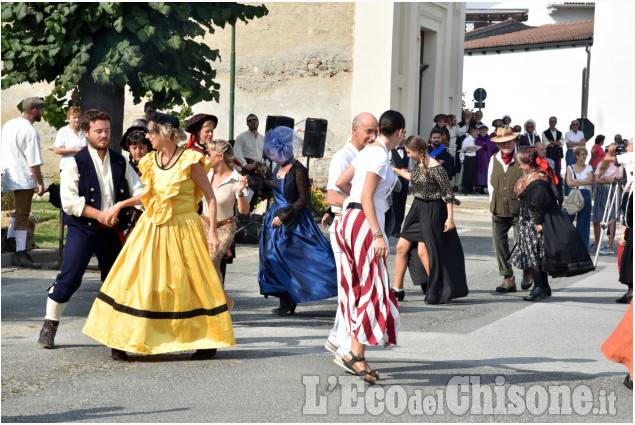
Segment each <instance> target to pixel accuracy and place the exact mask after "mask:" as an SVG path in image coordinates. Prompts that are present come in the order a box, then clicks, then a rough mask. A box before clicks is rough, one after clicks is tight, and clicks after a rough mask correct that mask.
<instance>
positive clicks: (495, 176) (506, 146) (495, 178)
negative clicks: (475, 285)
mask: <svg viewBox="0 0 635 425" xmlns="http://www.w3.org/2000/svg"><path fill="white" fill-rule="evenodd" d="M518 134H519V133H514V132H512V129H511V128H509V126H503V127H500V128H498V129H497V130H496V137H493V138H492V142H495V143H496V144H497V145H498V149H499V151H498V153H496V155H494V156H493V157H492V158H491V159H490V161H489V167H488V170H487V186H488V189H489V190H488V193H489V197H490V212H491V213H492V241H493V242H494V252H495V254H496V261H497V263H498V271H499V273H500V275H501V276H503V278H504V281H503V284H502V285H500V286H498V287H497V288H496V292H516V280H515V278H514V270H513V269H512V265H511V264H510V263H509V261H508V258H509V238H508V236H507V233H508V232H509V229H511V228H512V227H513V229H514V239H517V233H518V205H519V201H518V195H517V194H516V192H515V191H514V186H515V185H516V182H517V181H518V179H519V178H520V177H521V176H522V175H523V171H522V170H521V169H520V167H519V166H518V164H517V163H516V161H514V155H515V154H516V149H515V146H516V140H517V139H518ZM532 284H533V279H531V273H529V270H523V281H522V283H521V287H522V288H523V289H529V288H530V287H531V285H532Z"/></svg>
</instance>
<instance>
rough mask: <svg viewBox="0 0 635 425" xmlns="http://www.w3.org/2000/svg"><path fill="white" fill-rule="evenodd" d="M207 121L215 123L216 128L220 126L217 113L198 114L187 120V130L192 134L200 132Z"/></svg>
mask: <svg viewBox="0 0 635 425" xmlns="http://www.w3.org/2000/svg"><path fill="white" fill-rule="evenodd" d="M207 121H212V122H213V123H214V128H216V127H218V118H216V115H210V114H196V115H194V116H193V117H192V118H190V119H189V120H187V126H186V127H185V131H187V132H188V133H190V134H198V132H199V131H200V130H201V127H203V124H205V122H207Z"/></svg>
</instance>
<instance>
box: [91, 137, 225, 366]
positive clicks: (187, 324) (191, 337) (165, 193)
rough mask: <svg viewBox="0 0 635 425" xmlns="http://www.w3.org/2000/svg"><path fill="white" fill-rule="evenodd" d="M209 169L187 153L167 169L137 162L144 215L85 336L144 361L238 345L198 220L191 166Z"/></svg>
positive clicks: (149, 159) (152, 158)
mask: <svg viewBox="0 0 635 425" xmlns="http://www.w3.org/2000/svg"><path fill="white" fill-rule="evenodd" d="M196 163H200V164H201V165H203V166H204V168H205V171H206V172H207V171H209V169H210V164H209V162H208V161H207V160H205V158H203V156H202V155H201V154H200V153H198V152H195V151H193V150H189V149H186V150H184V151H183V152H182V153H181V155H180V156H179V158H178V159H177V161H176V162H175V163H174V165H173V166H172V167H170V168H169V169H162V168H159V166H158V164H157V160H156V152H151V153H150V154H148V155H146V156H145V157H144V158H143V159H142V160H141V161H140V162H139V169H140V170H141V172H142V173H143V175H142V177H141V180H142V181H143V183H144V184H145V189H144V192H143V194H142V196H141V200H142V202H143V205H144V207H145V209H146V211H145V213H144V214H143V215H141V217H140V218H139V221H138V222H137V225H136V226H135V228H134V230H133V231H132V233H131V234H130V236H129V237H128V240H127V241H126V244H125V245H124V247H123V249H122V250H121V253H120V254H119V257H118V258H117V260H116V261H115V264H114V265H113V266H112V269H111V271H110V274H108V277H107V278H106V281H105V282H104V284H103V286H102V287H101V290H100V292H99V295H98V296H97V299H96V300H95V303H94V304H93V307H92V309H91V311H90V314H89V315H88V319H87V320H86V324H85V325H84V330H83V332H84V333H85V334H86V335H88V336H90V337H91V338H94V339H96V340H97V341H99V342H101V343H102V344H105V345H107V346H108V347H111V348H116V349H119V350H123V351H128V352H133V353H140V354H160V353H167V352H175V351H184V350H195V349H205V348H221V347H229V346H232V345H235V344H236V340H235V338H234V331H233V328H232V322H231V318H230V316H229V311H228V309H227V303H226V300H225V295H224V292H223V289H222V287H221V284H220V281H219V279H218V275H217V274H216V270H215V269H214V266H213V265H212V260H211V258H210V255H209V251H208V248H207V236H206V235H205V232H204V230H203V225H202V223H201V218H200V217H199V215H198V214H197V213H196V211H197V209H198V201H199V200H200V199H201V198H202V196H203V193H202V191H201V190H200V189H199V187H198V186H197V185H196V184H195V183H194V181H193V180H192V178H191V175H190V172H191V166H192V165H193V164H196Z"/></svg>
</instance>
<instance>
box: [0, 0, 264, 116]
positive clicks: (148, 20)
mask: <svg viewBox="0 0 635 425" xmlns="http://www.w3.org/2000/svg"><path fill="white" fill-rule="evenodd" d="M267 13H268V11H267V9H266V7H265V6H264V5H261V6H247V5H242V4H238V3H220V2H219V3H198V2H191V3H187V2H184V3H156V2H147V3H123V2H121V3H96V2H95V3H51V2H27V3H24V2H22V3H20V2H3V3H2V61H3V72H2V89H6V88H8V87H11V86H13V85H16V84H20V83H25V82H27V83H36V82H42V81H46V82H54V88H53V91H52V93H51V94H50V95H49V96H48V97H47V98H46V100H47V101H48V102H49V105H50V106H49V108H47V109H46V110H45V115H44V119H45V120H46V121H47V122H49V123H50V124H51V125H53V126H54V127H56V128H60V127H61V126H63V125H64V124H65V123H64V119H65V114H64V111H65V110H66V108H67V107H68V106H69V101H68V100H67V99H68V98H69V93H70V92H71V91H72V90H74V89H75V87H77V86H80V87H81V86H82V83H84V84H85V83H86V82H87V81H89V82H90V83H91V84H96V85H102V86H113V87H126V86H128V87H129V89H130V91H131V92H132V96H133V98H134V102H135V103H139V102H141V100H142V98H150V99H152V101H153V103H154V104H155V106H156V107H158V108H161V109H167V108H171V107H173V106H175V105H183V104H185V106H187V104H189V105H193V104H196V103H198V102H201V101H212V100H214V101H218V99H219V88H220V85H219V84H218V83H216V82H215V81H214V79H215V77H216V72H215V71H214V69H212V62H214V61H215V60H216V59H217V58H218V57H219V53H218V50H215V49H212V48H210V47H209V46H208V45H207V44H205V43H203V36H204V35H205V34H206V32H208V33H213V32H214V28H215V27H221V28H224V27H225V25H226V24H230V25H233V24H234V23H235V22H236V21H237V20H242V21H244V22H247V21H249V20H251V19H254V18H259V17H262V16H264V15H266V14H267ZM80 95H81V92H80Z"/></svg>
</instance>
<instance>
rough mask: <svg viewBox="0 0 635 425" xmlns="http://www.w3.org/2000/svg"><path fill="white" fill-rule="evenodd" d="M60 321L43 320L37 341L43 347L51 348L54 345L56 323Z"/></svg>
mask: <svg viewBox="0 0 635 425" xmlns="http://www.w3.org/2000/svg"><path fill="white" fill-rule="evenodd" d="M59 324H60V322H59V321H58V320H48V319H45V320H44V325H43V326H42V330H41V331H40V339H38V340H37V343H38V344H40V345H41V346H43V347H44V348H53V347H54V346H55V334H56V333H57V325H59Z"/></svg>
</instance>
